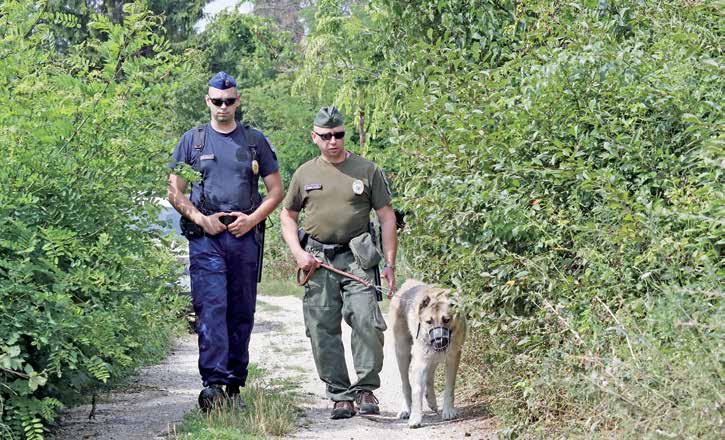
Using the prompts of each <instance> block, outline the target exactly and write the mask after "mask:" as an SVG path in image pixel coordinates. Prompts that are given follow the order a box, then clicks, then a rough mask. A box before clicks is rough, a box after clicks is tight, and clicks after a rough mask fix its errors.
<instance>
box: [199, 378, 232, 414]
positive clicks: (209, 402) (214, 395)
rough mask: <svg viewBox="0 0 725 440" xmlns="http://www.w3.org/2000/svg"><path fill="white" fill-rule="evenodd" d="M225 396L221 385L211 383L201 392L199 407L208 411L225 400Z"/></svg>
mask: <svg viewBox="0 0 725 440" xmlns="http://www.w3.org/2000/svg"><path fill="white" fill-rule="evenodd" d="M225 396H226V394H225V393H224V390H223V389H222V387H221V385H217V384H213V385H209V386H208V387H205V388H204V389H203V390H201V392H200V393H199V408H201V410H202V411H207V412H208V411H209V410H211V409H212V408H213V407H214V406H217V405H219V404H220V403H221V402H223V401H224V398H225Z"/></svg>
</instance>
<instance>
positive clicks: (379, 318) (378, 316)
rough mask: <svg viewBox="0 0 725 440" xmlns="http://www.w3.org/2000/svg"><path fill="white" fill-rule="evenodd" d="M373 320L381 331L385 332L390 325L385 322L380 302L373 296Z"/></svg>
mask: <svg viewBox="0 0 725 440" xmlns="http://www.w3.org/2000/svg"><path fill="white" fill-rule="evenodd" d="M372 303H373V313H372V315H373V322H374V324H375V328H376V329H378V330H380V331H381V332H384V331H385V330H387V329H388V325H387V324H386V323H385V318H384V317H383V312H381V311H380V307H378V302H377V301H376V300H375V298H373V301H372Z"/></svg>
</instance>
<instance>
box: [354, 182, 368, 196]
mask: <svg viewBox="0 0 725 440" xmlns="http://www.w3.org/2000/svg"><path fill="white" fill-rule="evenodd" d="M363 191H365V184H364V183H363V181H362V180H360V179H356V180H355V181H354V182H352V192H354V193H355V194H357V195H360V194H362V193H363Z"/></svg>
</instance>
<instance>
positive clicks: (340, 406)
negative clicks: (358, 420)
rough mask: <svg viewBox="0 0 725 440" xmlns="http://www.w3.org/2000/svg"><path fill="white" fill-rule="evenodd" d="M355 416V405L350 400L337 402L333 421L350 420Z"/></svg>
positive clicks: (331, 416)
mask: <svg viewBox="0 0 725 440" xmlns="http://www.w3.org/2000/svg"><path fill="white" fill-rule="evenodd" d="M354 415H355V405H353V404H352V402H351V401H349V400H341V401H339V402H335V405H334V406H333V407H332V414H331V415H330V418H331V419H349V418H350V417H352V416H354Z"/></svg>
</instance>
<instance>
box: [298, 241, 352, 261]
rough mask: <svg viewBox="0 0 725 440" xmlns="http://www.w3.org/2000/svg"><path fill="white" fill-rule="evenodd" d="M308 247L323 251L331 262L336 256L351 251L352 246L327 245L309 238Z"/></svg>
mask: <svg viewBox="0 0 725 440" xmlns="http://www.w3.org/2000/svg"><path fill="white" fill-rule="evenodd" d="M307 247H308V248H310V249H315V250H318V251H322V252H323V253H324V254H325V257H327V258H328V259H329V260H332V259H333V258H335V255H339V254H344V253H345V252H349V251H350V246H349V245H348V244H347V243H345V244H327V243H323V242H321V241H317V240H315V239H314V238H312V237H307Z"/></svg>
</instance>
